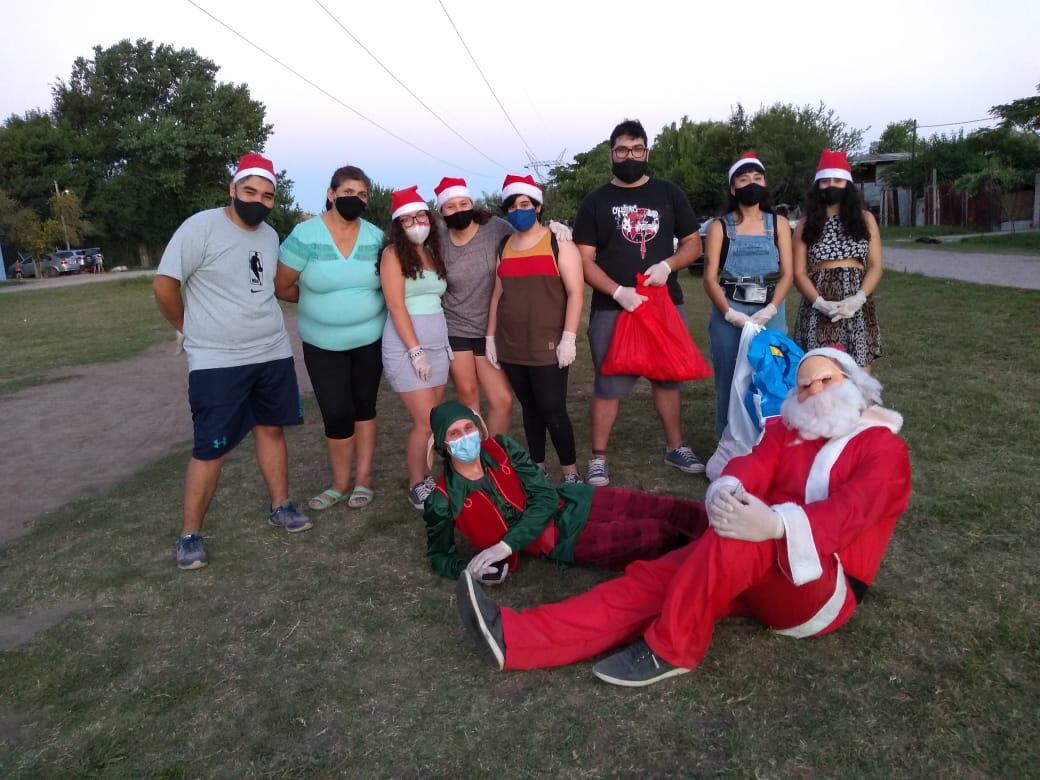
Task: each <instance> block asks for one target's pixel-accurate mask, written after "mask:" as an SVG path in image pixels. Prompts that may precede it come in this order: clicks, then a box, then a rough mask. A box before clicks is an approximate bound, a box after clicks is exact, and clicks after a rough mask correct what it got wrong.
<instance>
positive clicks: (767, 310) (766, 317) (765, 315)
mask: <svg viewBox="0 0 1040 780" xmlns="http://www.w3.org/2000/svg"><path fill="white" fill-rule="evenodd" d="M775 316H776V307H775V306H774V305H773V304H771V303H767V304H766V305H765V306H763V307H762V308H761V309H759V310H758V311H756V312H755V313H754V314H752V315H751V321H752V322H753V323H755V324H756V325H758V326H759V327H762V328H764V327H765V326H766V323H767V322H769V321H770V320H771V319H773V317H775Z"/></svg>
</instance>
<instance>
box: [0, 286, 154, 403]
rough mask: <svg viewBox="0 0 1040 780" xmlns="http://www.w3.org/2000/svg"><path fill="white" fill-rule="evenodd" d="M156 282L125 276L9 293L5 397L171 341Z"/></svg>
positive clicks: (2, 300)
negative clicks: (59, 372)
mask: <svg viewBox="0 0 1040 780" xmlns="http://www.w3.org/2000/svg"><path fill="white" fill-rule="evenodd" d="M12 284H13V283H12ZM151 285H152V283H151V280H150V279H145V278H138V279H121V280H119V281H114V282H104V283H99V284H86V285H80V286H76V287H65V288H59V289H55V290H46V291H36V290H24V291H19V292H13V293H6V294H4V295H3V296H2V297H0V333H2V334H3V341H4V348H3V350H0V396H2V395H6V394H9V393H13V392H16V391H18V390H24V389H25V388H27V387H34V386H37V385H42V384H46V383H48V382H53V381H56V380H55V379H54V378H53V376H52V375H51V372H53V371H54V369H65V368H69V367H74V366H78V365H85V364H87V363H97V362H99V361H102V360H122V359H125V358H128V357H132V356H133V355H136V354H137V353H139V352H141V351H142V350H144V349H146V348H147V347H150V346H151V345H152V344H158V343H159V342H161V341H163V340H169V338H170V326H169V324H168V323H167V322H166V321H165V320H164V319H163V318H162V317H161V316H160V315H159V312H158V311H157V310H156V308H155V301H153V300H152V296H151Z"/></svg>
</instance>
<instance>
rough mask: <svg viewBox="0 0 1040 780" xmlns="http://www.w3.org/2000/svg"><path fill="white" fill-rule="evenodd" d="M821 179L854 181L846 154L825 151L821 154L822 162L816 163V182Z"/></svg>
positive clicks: (814, 179)
mask: <svg viewBox="0 0 1040 780" xmlns="http://www.w3.org/2000/svg"><path fill="white" fill-rule="evenodd" d="M820 179H844V180H845V181H852V166H851V165H849V158H848V157H847V156H846V154H845V152H834V151H831V150H830V149H824V150H823V151H822V152H820V161H819V162H818V163H816V176H815V177H814V178H813V181H814V182H817V181H819V180H820Z"/></svg>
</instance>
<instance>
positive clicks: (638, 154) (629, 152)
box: [610, 145, 648, 160]
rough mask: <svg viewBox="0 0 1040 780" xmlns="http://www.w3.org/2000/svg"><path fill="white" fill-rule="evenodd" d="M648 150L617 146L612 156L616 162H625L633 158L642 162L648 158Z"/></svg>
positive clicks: (639, 147) (611, 151)
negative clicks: (626, 159)
mask: <svg viewBox="0 0 1040 780" xmlns="http://www.w3.org/2000/svg"><path fill="white" fill-rule="evenodd" d="M647 151H648V149H647V148H646V147H645V146H642V145H640V146H615V147H614V148H613V149H611V150H610V154H611V155H612V156H613V158H614V159H615V160H624V159H625V158H626V157H631V158H632V159H633V160H642V159H643V158H644V157H646V153H647Z"/></svg>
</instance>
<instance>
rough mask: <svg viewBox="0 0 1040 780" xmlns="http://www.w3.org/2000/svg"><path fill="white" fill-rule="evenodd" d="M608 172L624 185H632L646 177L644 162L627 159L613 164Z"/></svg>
mask: <svg viewBox="0 0 1040 780" xmlns="http://www.w3.org/2000/svg"><path fill="white" fill-rule="evenodd" d="M610 172H611V173H613V174H614V175H615V176H616V177H617V178H619V179H621V181H623V182H624V183H625V184H633V183H634V182H637V181H639V180H640V179H642V178H643V177H644V176H645V175H646V160H633V159H632V158H631V157H629V158H628V159H627V160H622V161H621V162H616V163H613V164H612V165H611V166H610Z"/></svg>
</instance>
